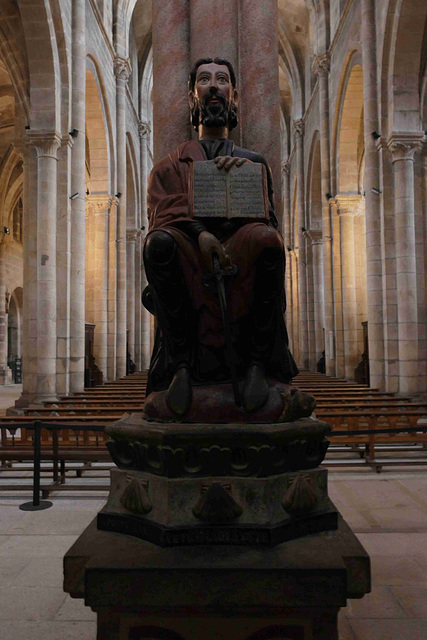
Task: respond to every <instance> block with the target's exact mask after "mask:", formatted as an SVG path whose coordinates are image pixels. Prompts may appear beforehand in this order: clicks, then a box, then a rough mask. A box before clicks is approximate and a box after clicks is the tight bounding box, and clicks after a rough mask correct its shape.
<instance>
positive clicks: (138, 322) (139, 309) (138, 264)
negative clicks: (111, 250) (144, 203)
mask: <svg viewBox="0 0 427 640" xmlns="http://www.w3.org/2000/svg"><path fill="white" fill-rule="evenodd" d="M141 238H142V231H141V230H140V229H138V230H137V232H136V239H135V254H134V256H135V257H134V261H135V291H134V297H135V359H134V362H135V366H136V370H137V371H141V370H142V369H141V329H142V327H141V322H142V318H141V314H142V303H141Z"/></svg>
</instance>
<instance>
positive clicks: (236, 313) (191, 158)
mask: <svg viewBox="0 0 427 640" xmlns="http://www.w3.org/2000/svg"><path fill="white" fill-rule="evenodd" d="M203 160H206V157H205V154H204V152H203V148H202V147H201V145H200V144H199V143H198V142H197V141H190V142H184V143H183V144H181V145H179V147H178V148H177V149H176V150H175V151H174V152H173V153H170V154H169V155H168V156H166V157H165V158H163V159H162V160H160V162H158V163H157V164H156V165H155V167H154V168H153V171H152V172H151V175H150V180H149V185H148V220H149V231H150V232H151V231H153V230H159V229H161V230H162V231H166V232H167V233H169V234H171V235H172V236H173V237H174V239H175V240H176V242H177V243H178V245H179V248H180V259H181V264H182V268H183V272H184V276H185V280H186V283H187V288H188V291H189V294H190V297H191V300H192V301H193V307H194V309H196V310H197V311H198V312H199V314H200V315H199V317H200V321H199V335H198V340H199V342H200V343H202V344H204V345H206V346H210V347H214V348H221V347H222V346H223V345H224V335H223V331H222V318H221V312H220V308H219V305H218V302H217V299H216V297H215V296H213V295H212V294H211V293H209V292H208V291H207V290H206V288H205V287H204V286H203V284H202V278H203V274H204V273H206V271H207V269H206V266H205V264H204V262H203V260H202V256H201V253H200V250H199V247H198V244H197V243H196V242H195V240H194V239H192V238H190V237H189V236H188V235H187V234H186V233H184V232H183V231H182V230H180V229H179V228H178V227H177V226H176V224H177V223H179V222H184V221H188V220H190V218H189V215H188V211H189V199H188V184H189V174H190V166H191V163H192V162H199V161H203ZM223 246H224V248H225V249H226V252H227V253H228V255H229V256H230V258H231V262H232V264H235V265H237V268H238V274H237V277H236V279H235V280H234V281H233V282H232V283H231V286H230V288H229V290H228V304H229V309H230V317H231V322H232V324H233V323H237V322H238V321H239V319H240V318H242V317H243V316H246V315H247V314H248V313H249V311H250V306H251V301H252V289H253V283H254V278H255V266H254V265H255V261H256V259H257V257H258V256H259V254H260V253H261V251H262V250H263V249H264V248H266V247H279V248H281V249H282V250H283V241H282V238H281V236H280V234H279V233H278V232H277V231H276V230H275V229H274V228H273V227H271V226H269V224H268V220H265V222H264V221H263V220H260V221H257V222H249V223H247V224H244V225H243V226H241V227H240V228H239V229H238V230H237V231H236V232H235V233H233V235H231V236H230V237H229V238H228V239H227V240H225V242H223Z"/></svg>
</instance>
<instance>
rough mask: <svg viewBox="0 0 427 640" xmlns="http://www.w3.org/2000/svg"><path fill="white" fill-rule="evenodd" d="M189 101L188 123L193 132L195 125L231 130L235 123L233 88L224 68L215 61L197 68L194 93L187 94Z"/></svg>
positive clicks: (235, 99)
mask: <svg viewBox="0 0 427 640" xmlns="http://www.w3.org/2000/svg"><path fill="white" fill-rule="evenodd" d="M189 98H190V108H191V115H192V123H193V125H194V127H195V128H196V129H197V127H198V126H199V124H203V125H204V126H206V127H224V126H228V127H229V129H231V128H233V126H235V124H236V123H237V118H236V111H235V105H236V101H237V91H236V90H235V89H233V85H232V83H231V79H230V72H229V70H228V67H227V66H226V65H218V64H216V63H215V62H211V63H209V64H202V65H200V67H199V68H198V69H197V75H196V82H195V85H194V91H190V95H189ZM230 116H232V117H231V118H230ZM233 117H234V120H235V122H234V121H233ZM230 125H231V126H230Z"/></svg>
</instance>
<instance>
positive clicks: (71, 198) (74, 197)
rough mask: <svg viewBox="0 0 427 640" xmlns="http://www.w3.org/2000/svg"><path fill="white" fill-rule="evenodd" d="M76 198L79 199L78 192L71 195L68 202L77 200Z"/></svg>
mask: <svg viewBox="0 0 427 640" xmlns="http://www.w3.org/2000/svg"><path fill="white" fill-rule="evenodd" d="M78 197H79V192H78V191H76V193H73V195H72V196H70V200H75V199H76V198H78Z"/></svg>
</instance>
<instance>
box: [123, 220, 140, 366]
mask: <svg viewBox="0 0 427 640" xmlns="http://www.w3.org/2000/svg"><path fill="white" fill-rule="evenodd" d="M137 233H138V232H137V229H128V230H127V231H126V273H127V284H126V290H127V295H126V316H127V330H128V332H129V333H128V349H129V353H130V357H131V359H132V360H133V362H135V250H136V236H137Z"/></svg>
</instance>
